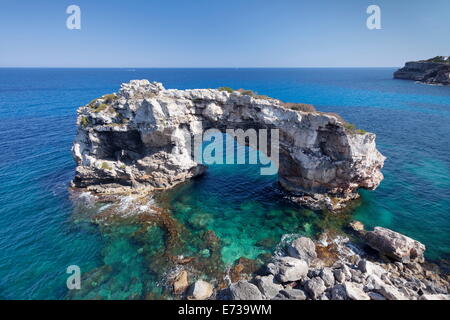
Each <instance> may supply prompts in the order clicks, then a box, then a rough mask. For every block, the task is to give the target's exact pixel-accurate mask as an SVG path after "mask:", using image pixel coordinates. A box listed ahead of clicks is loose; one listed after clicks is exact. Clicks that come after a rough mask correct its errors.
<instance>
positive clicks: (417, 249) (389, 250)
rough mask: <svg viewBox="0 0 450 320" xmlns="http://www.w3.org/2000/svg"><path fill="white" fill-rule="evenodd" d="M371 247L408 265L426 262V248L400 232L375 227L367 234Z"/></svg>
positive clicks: (367, 240) (366, 238) (366, 237)
mask: <svg viewBox="0 0 450 320" xmlns="http://www.w3.org/2000/svg"><path fill="white" fill-rule="evenodd" d="M365 240H366V242H367V244H368V245H369V246H371V247H372V248H374V249H375V250H377V251H379V252H380V253H381V254H384V255H386V256H388V257H390V258H393V259H396V260H398V261H401V262H404V263H407V262H412V261H419V262H423V261H424V256H423V254H424V252H425V246H424V245H423V244H422V243H420V242H419V241H416V240H414V239H411V238H409V237H407V236H405V235H402V234H400V233H398V232H395V231H392V230H389V229H386V228H381V227H375V228H374V230H373V231H369V232H367V233H366V234H365Z"/></svg>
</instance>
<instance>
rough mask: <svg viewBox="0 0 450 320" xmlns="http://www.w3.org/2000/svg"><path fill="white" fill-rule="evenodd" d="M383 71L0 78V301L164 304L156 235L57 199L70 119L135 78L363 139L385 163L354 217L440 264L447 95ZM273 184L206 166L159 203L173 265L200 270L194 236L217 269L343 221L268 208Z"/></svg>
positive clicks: (160, 235)
mask: <svg viewBox="0 0 450 320" xmlns="http://www.w3.org/2000/svg"><path fill="white" fill-rule="evenodd" d="M393 71H394V70H393V69H137V70H136V71H134V72H131V71H127V70H120V69H98V70H94V69H0V110H1V113H0V119H1V121H0V130H1V132H2V135H1V136H0V147H1V151H2V152H1V153H0V177H1V179H0V203H1V206H0V251H1V252H2V254H1V255H0V266H1V267H0V298H19V299H38V298H39V299H56V298H58V299H61V298H74V297H75V298H115V299H125V298H145V297H148V298H151V297H166V296H164V290H163V285H164V283H161V276H162V275H163V274H164V273H165V272H170V271H173V270H169V269H167V270H163V269H164V263H165V260H164V258H162V257H161V251H162V250H163V249H164V247H165V240H166V236H165V234H164V230H161V229H160V228H159V227H157V226H155V227H151V228H149V229H148V230H146V231H145V232H144V233H141V234H139V236H137V235H136V230H135V229H136V228H139V223H131V222H127V223H123V224H119V225H114V226H110V227H109V228H104V227H99V226H96V225H94V224H91V223H89V222H87V221H86V219H83V218H80V217H79V216H78V213H77V214H74V205H73V203H72V201H71V200H70V199H69V194H68V191H67V186H68V183H69V181H70V179H71V178H72V176H73V172H74V162H73V160H72V158H71V155H70V147H71V142H72V140H73V138H74V135H75V117H76V113H75V110H76V108H77V107H78V106H80V105H83V104H85V103H87V102H89V101H91V100H92V99H93V98H95V97H98V96H100V95H103V94H105V93H110V92H113V91H117V89H118V86H119V84H120V83H121V82H126V81H129V80H131V79H142V78H147V79H150V80H157V81H161V82H163V83H164V85H165V86H166V87H167V88H180V89H184V88H198V87H210V88H216V87H220V86H225V85H226V86H230V87H233V88H246V89H252V90H254V91H257V92H258V93H260V94H265V95H270V96H273V97H275V98H279V99H282V100H284V101H290V102H305V103H312V104H315V105H316V107H317V108H318V109H319V110H321V111H330V112H337V113H340V114H341V115H342V116H343V117H344V118H346V119H347V120H348V121H349V122H352V123H355V124H356V125H357V126H358V127H360V128H364V129H365V130H367V131H371V132H374V133H376V134H377V143H378V148H379V150H380V151H381V152H382V153H383V154H384V155H385V156H387V157H388V159H387V161H386V165H385V168H384V169H383V173H384V174H385V180H384V181H383V182H382V184H381V186H380V187H379V188H378V189H377V190H376V191H362V192H361V194H362V200H361V202H360V206H359V207H358V208H357V209H356V210H355V211H354V212H353V215H354V218H356V219H359V220H361V221H363V222H364V223H365V224H366V225H368V226H369V227H373V226H384V227H388V228H392V229H394V230H396V231H399V232H402V233H405V234H406V235H409V236H411V237H413V238H415V239H417V240H419V241H421V242H423V243H424V244H426V245H427V253H426V254H427V256H428V258H431V259H436V260H437V259H448V258H449V256H450V237H449V234H450V222H449V221H450V220H449V218H450V178H449V177H450V139H449V136H450V121H449V120H450V88H449V87H438V86H427V85H421V84H416V83H414V82H410V81H401V80H392V72H393ZM275 181H276V177H267V176H260V175H259V171H258V168H257V167H256V166H248V165H241V166H239V165H238V166H220V165H217V166H211V167H210V168H209V170H208V172H207V174H206V175H205V176H203V177H202V178H200V179H195V180H194V181H191V182H188V183H185V184H183V185H181V186H179V187H177V188H176V189H174V190H173V191H171V192H170V193H169V194H167V195H166V196H165V199H166V200H167V203H166V204H167V206H169V207H170V209H171V210H172V217H173V218H174V219H175V221H177V222H178V223H180V225H183V226H184V227H185V229H184V231H183V232H182V233H181V234H180V241H181V243H182V245H180V246H179V247H177V249H176V250H175V249H174V253H175V254H178V255H181V254H183V255H185V256H189V255H191V254H197V255H203V256H204V259H205V261H210V262H211V261H212V260H211V259H212V257H208V254H211V252H209V253H208V252H207V251H205V248H203V247H202V246H204V242H203V241H202V236H203V234H204V231H205V230H212V231H214V233H215V234H216V236H217V237H218V238H220V256H217V257H216V256H214V257H213V258H214V259H215V260H214V263H216V264H217V268H222V267H223V268H225V267H226V266H227V265H228V264H230V263H232V262H233V261H234V260H235V259H237V258H239V257H240V256H245V257H248V258H251V259H254V258H258V257H259V258H260V259H263V258H264V254H267V253H270V252H272V250H274V249H275V248H274V247H275V246H276V243H277V242H278V241H279V240H280V239H281V237H282V236H283V235H284V234H289V233H302V234H306V235H315V234H317V233H318V232H320V231H321V230H324V229H328V228H336V229H340V227H341V226H342V225H343V224H344V223H345V222H346V221H347V220H348V219H350V218H351V217H350V216H339V217H335V216H330V215H327V214H324V213H320V212H312V211H309V210H300V209H298V208H295V207H293V206H292V205H290V204H289V203H286V202H284V201H283V200H282V199H281V197H280V196H279V194H278V193H277V189H276V188H275V187H274V183H275ZM82 214H83V213H82ZM84 214H85V215H89V214H90V213H88V212H84ZM208 259H210V260H208ZM219 260H220V261H219ZM73 264H75V265H79V266H80V267H81V270H82V272H83V275H84V279H88V280H86V285H85V286H84V287H83V290H82V292H78V293H77V294H75V295H73V293H72V294H69V295H68V292H67V289H66V278H67V276H68V275H67V274H66V273H65V271H66V268H67V266H69V265H73ZM216 271H217V270H213V271H211V272H210V275H212V274H214V272H216ZM207 276H208V275H207Z"/></svg>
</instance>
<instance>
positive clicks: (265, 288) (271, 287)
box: [255, 275, 283, 299]
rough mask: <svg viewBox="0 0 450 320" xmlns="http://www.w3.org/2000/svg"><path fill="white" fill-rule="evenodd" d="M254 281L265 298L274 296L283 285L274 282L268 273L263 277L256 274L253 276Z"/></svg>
mask: <svg viewBox="0 0 450 320" xmlns="http://www.w3.org/2000/svg"><path fill="white" fill-rule="evenodd" d="M255 282H256V285H257V286H258V288H259V290H260V291H261V293H262V294H263V295H264V296H265V297H266V298H267V299H272V298H274V297H275V296H276V295H277V294H278V293H279V292H280V290H283V286H282V285H281V284H279V283H276V282H275V279H274V276H273V275H268V276H265V277H260V276H258V277H256V278H255Z"/></svg>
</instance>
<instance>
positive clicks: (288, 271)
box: [272, 257, 308, 283]
mask: <svg viewBox="0 0 450 320" xmlns="http://www.w3.org/2000/svg"><path fill="white" fill-rule="evenodd" d="M274 266H275V269H274V270H276V279H277V280H278V281H280V282H282V283H283V282H291V281H298V280H301V279H303V278H304V277H305V276H306V275H307V274H308V264H307V263H306V261H303V260H299V259H295V258H292V257H278V258H276V259H275V262H274ZM274 270H272V271H274Z"/></svg>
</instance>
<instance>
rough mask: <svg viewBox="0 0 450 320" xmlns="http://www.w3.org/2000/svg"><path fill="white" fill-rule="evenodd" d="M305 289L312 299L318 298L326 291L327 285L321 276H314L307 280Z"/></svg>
mask: <svg viewBox="0 0 450 320" xmlns="http://www.w3.org/2000/svg"><path fill="white" fill-rule="evenodd" d="M304 289H305V291H306V292H307V293H308V295H309V296H310V297H311V298H312V299H317V298H319V297H320V296H321V295H322V293H324V292H325V290H326V289H327V287H325V283H324V282H323V280H322V279H321V278H312V279H311V280H308V281H306V283H305V285H304Z"/></svg>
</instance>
